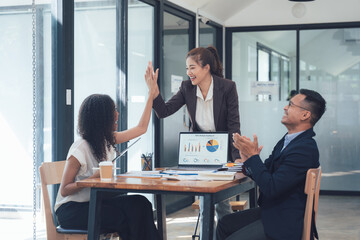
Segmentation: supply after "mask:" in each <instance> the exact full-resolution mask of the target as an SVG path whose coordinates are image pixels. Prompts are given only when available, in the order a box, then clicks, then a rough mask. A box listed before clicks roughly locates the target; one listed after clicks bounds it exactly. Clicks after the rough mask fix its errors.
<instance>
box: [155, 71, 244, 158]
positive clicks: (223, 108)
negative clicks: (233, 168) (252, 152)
mask: <svg viewBox="0 0 360 240" xmlns="http://www.w3.org/2000/svg"><path fill="white" fill-rule="evenodd" d="M212 77H213V86H214V94H213V102H214V104H213V106H214V122H215V129H216V131H228V132H229V158H230V160H235V159H237V158H240V156H239V151H238V150H237V149H236V148H235V147H234V146H233V144H232V142H233V140H232V134H233V133H235V132H237V133H240V117H239V102H238V95H237V91H236V85H235V82H233V81H231V80H228V79H223V78H220V77H217V76H215V75H212ZM196 89H197V86H194V85H192V83H191V81H190V80H186V81H183V82H182V83H181V86H180V89H179V91H178V92H177V93H176V94H175V95H174V96H173V97H172V98H171V99H170V100H169V101H167V102H166V103H165V101H164V99H163V98H162V96H161V95H160V94H159V96H157V97H156V98H155V99H154V103H153V108H154V110H155V112H156V115H157V116H158V117H159V118H165V117H167V116H170V115H171V114H173V113H175V112H176V111H178V110H179V109H180V108H181V107H182V106H183V105H184V104H186V107H187V110H188V112H189V116H190V121H191V130H192V131H194V132H198V131H200V129H199V127H198V126H197V124H196V119H195V115H196V114H195V113H196V102H197V97H196Z"/></svg>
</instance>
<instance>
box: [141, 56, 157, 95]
mask: <svg viewBox="0 0 360 240" xmlns="http://www.w3.org/2000/svg"><path fill="white" fill-rule="evenodd" d="M158 76H159V69H156V72H154V67H153V65H152V62H151V61H149V63H148V66H147V68H146V71H145V76H144V77H145V82H146V85H147V86H148V88H149V96H151V97H152V98H153V99H155V98H156V97H157V96H158V95H159V93H160V92H159V86H158V84H157V79H158Z"/></svg>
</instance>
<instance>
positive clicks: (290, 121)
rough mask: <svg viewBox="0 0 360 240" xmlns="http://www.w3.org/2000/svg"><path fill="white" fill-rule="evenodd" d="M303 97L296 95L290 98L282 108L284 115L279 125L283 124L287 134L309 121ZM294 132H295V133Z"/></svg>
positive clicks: (309, 113)
mask: <svg viewBox="0 0 360 240" xmlns="http://www.w3.org/2000/svg"><path fill="white" fill-rule="evenodd" d="M304 99H305V95H302V94H297V95H295V96H294V97H292V98H291V99H290V101H289V104H288V105H286V106H285V107H284V115H283V117H282V119H281V123H282V124H284V125H285V126H286V127H287V129H288V130H289V132H291V130H294V129H295V130H296V129H297V128H298V127H299V126H300V125H301V124H303V123H305V122H306V123H307V124H308V122H309V121H310V116H311V112H310V111H309V110H307V109H308V106H306V105H305V104H304V101H303V100H304ZM295 132H296V131H295Z"/></svg>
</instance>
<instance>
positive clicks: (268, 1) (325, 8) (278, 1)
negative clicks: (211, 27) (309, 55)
mask: <svg viewBox="0 0 360 240" xmlns="http://www.w3.org/2000/svg"><path fill="white" fill-rule="evenodd" d="M302 4H304V5H305V8H306V12H305V15H304V16H303V17H302V18H296V17H294V16H293V14H292V8H293V6H294V5H295V3H294V2H290V1H286V0H258V1H255V2H254V3H253V4H251V5H250V6H249V7H247V8H246V9H243V10H242V11H241V12H238V13H237V14H236V15H234V16H232V17H230V18H229V19H227V20H226V21H225V25H226V26H227V27H230V26H231V27H233V26H256V25H282V24H307V23H327V22H352V21H360V1H359V0H342V1H339V0H315V1H313V2H304V3H302Z"/></svg>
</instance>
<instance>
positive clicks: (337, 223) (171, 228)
mask: <svg viewBox="0 0 360 240" xmlns="http://www.w3.org/2000/svg"><path fill="white" fill-rule="evenodd" d="M244 199H246V197H245V196H243V195H242V196H241V200H244ZM198 212H199V210H193V209H191V207H187V208H184V209H182V210H180V211H178V212H176V213H173V214H170V215H168V217H167V225H166V226H167V236H168V240H175V239H177V240H191V235H192V234H193V233H194V228H195V224H196V220H197V216H198ZM31 222H32V213H31V211H29V212H2V211H0V239H1V240H2V239H16V240H31V239H33V237H32V235H33V229H32V227H33V225H32V224H31ZM19 226H21V231H20V232H19V231H17V229H18V228H19ZM317 227H318V232H319V237H320V239H321V240H360V196H356V197H354V196H352V197H344V196H323V195H320V200H319V213H318V218H317ZM36 229H37V231H36V239H38V240H46V230H45V222H44V218H43V215H42V214H41V213H38V214H37V226H36ZM15 232H16V236H14V233H15Z"/></svg>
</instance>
